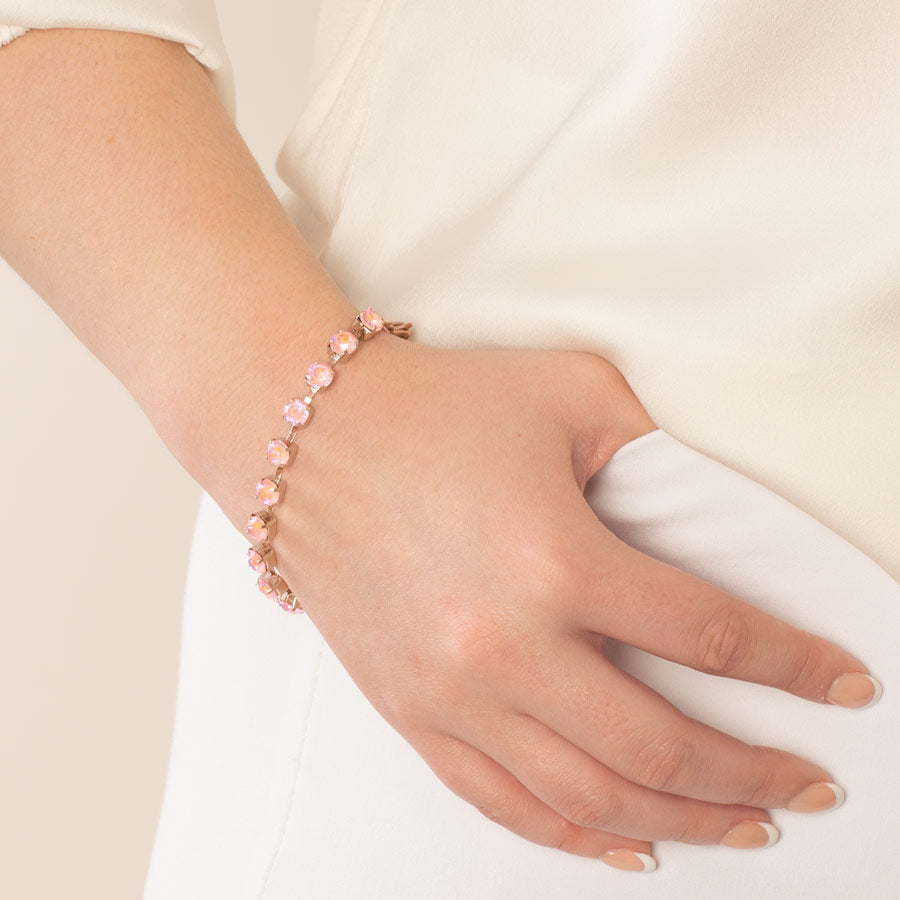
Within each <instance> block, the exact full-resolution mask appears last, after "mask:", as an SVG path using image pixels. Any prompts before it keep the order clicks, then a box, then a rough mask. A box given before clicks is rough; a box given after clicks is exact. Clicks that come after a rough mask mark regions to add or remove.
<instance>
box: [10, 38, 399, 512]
mask: <svg viewBox="0 0 900 900" xmlns="http://www.w3.org/2000/svg"><path fill="white" fill-rule="evenodd" d="M0 122H2V139H0V255H2V256H3V257H4V258H5V259H6V260H7V261H8V262H9V263H10V265H11V266H12V267H13V268H14V269H15V270H16V271H18V272H19V274H20V275H21V276H22V277H23V278H24V279H25V280H26V281H27V282H28V283H29V284H30V285H31V286H32V287H33V288H34V289H35V290H36V291H37V292H38V293H39V294H40V296H41V297H42V298H43V299H44V300H45V301H46V302H47V303H48V304H49V305H50V306H51V307H52V308H53V309H54V310H55V311H56V312H57V313H58V315H59V316H60V317H61V318H62V319H63V320H64V321H65V322H66V324H67V325H68V326H69V327H70V328H71V329H72V331H73V332H74V333H75V334H76V335H77V336H78V337H79V339H80V340H81V341H82V342H83V343H84V344H85V345H86V346H87V347H88V348H89V349H90V350H91V351H92V352H93V353H94V354H95V355H96V356H97V357H98V358H99V359H100V360H101V361H102V362H103V363H104V364H105V365H106V366H107V367H108V368H109V369H110V370H111V371H112V372H113V374H114V375H115V376H116V377H117V378H118V379H119V380H120V381H121V382H122V383H123V384H124V385H125V387H126V388H127V389H128V390H129V391H130V392H131V394H132V395H133V396H134V398H135V399H136V400H137V402H138V403H139V405H140V406H141V408H142V409H143V410H144V412H145V413H146V414H147V416H148V418H149V419H150V421H151V422H152V424H153V425H154V427H155V428H156V430H157V432H158V433H159V434H160V436H161V437H162V439H163V440H164V441H165V443H166V444H167V446H168V447H169V449H170V450H171V451H172V452H173V453H174V455H175V456H176V458H178V460H179V461H180V462H181V464H182V465H183V466H184V467H185V468H186V469H187V470H188V471H189V472H190V473H191V474H192V475H193V476H194V477H195V478H196V479H197V480H198V481H199V482H200V484H201V485H203V486H204V487H205V488H206V489H207V490H209V491H210V492H211V493H213V495H214V496H215V497H216V499H217V500H218V501H219V503H220V504H221V505H222V506H223V509H225V511H226V513H228V514H229V516H230V517H231V518H232V521H234V522H235V524H237V523H238V521H239V519H240V518H241V516H243V514H244V513H245V512H249V509H250V506H251V505H252V504H253V499H252V486H253V480H254V479H255V478H256V477H257V476H258V475H261V474H263V473H264V472H265V471H266V469H267V464H266V463H265V460H264V457H263V451H264V446H265V440H267V439H268V438H270V437H274V436H276V433H277V431H276V432H275V433H270V432H272V431H273V429H276V428H277V426H278V424H279V419H278V410H279V408H280V404H281V402H283V400H284V399H286V398H287V397H289V396H292V395H293V394H295V393H296V392H297V391H298V390H300V389H301V388H302V374H303V371H304V370H305V366H306V364H308V362H310V361H312V359H315V358H322V357H323V354H324V352H325V347H326V344H327V339H328V337H329V336H330V335H331V334H332V333H333V332H334V331H335V330H336V329H337V327H338V326H341V325H345V324H349V322H350V321H351V320H352V318H353V316H354V315H355V314H356V310H357V307H356V306H354V305H353V304H351V303H350V301H349V300H348V299H347V298H346V297H345V296H344V295H343V294H342V293H341V291H340V290H339V289H338V287H337V286H336V285H335V283H334V282H333V281H332V280H331V278H330V277H329V276H328V273H327V272H326V271H325V270H324V268H323V267H322V266H321V264H320V263H319V262H318V260H317V258H316V257H315V255H314V254H313V252H312V251H311V250H310V248H309V246H308V245H307V244H306V242H305V241H304V240H303V238H302V237H301V235H300V234H299V233H298V231H297V230H296V228H295V227H294V225H293V223H292V222H291V221H290V219H289V218H288V216H287V215H286V213H285V212H284V210H283V209H282V207H281V205H280V203H279V201H278V199H277V197H276V196H275V195H274V193H273V192H272V190H271V188H270V186H269V184H268V182H267V181H266V179H265V177H264V176H263V174H262V172H261V171H260V169H259V167H258V166H257V164H256V162H255V160H254V159H253V157H252V155H251V154H250V152H249V150H248V149H247V147H246V145H245V144H244V141H243V140H242V138H241V136H240V134H239V132H238V131H237V129H236V127H235V126H234V124H233V122H232V120H231V119H230V117H229V116H228V113H227V112H226V110H225V109H224V107H223V106H222V104H221V102H220V101H219V99H218V96H217V94H216V92H215V90H214V88H213V86H212V83H211V81H210V79H209V77H208V75H207V74H206V72H205V71H204V70H203V68H202V66H201V65H200V63H198V62H197V61H196V60H195V59H194V58H193V57H192V56H191V55H190V54H189V53H188V52H187V50H186V49H185V48H184V46H183V45H182V44H179V43H175V42H171V41H166V40H162V39H160V38H156V37H152V36H149V35H143V34H135V33H131V32H119V31H109V30H95V29H71V28H57V29H47V30H32V31H30V32H28V33H27V34H25V35H23V36H22V37H20V38H17V39H16V40H15V41H14V42H13V43H12V44H10V45H9V46H7V47H4V48H3V50H2V51H0ZM364 305H365V304H364ZM382 343H391V344H396V343H405V342H399V341H398V340H397V339H396V338H394V339H391V340H388V339H387V338H379V339H378V340H376V341H373V342H372V344H373V346H374V347H375V349H374V352H373V351H372V349H370V348H369V347H366V349H365V350H364V351H363V352H362V353H360V354H359V357H360V358H359V359H354V361H353V363H352V365H353V367H354V369H356V368H357V367H358V368H359V369H360V370H361V369H363V368H365V367H366V366H372V365H377V362H376V361H375V358H376V357H381V356H382V355H383V354H384V353H390V352H391V351H390V350H385V348H384V347H381V348H380V349H378V345H379V344H382ZM355 374H356V375H357V376H358V378H357V379H356V380H357V381H361V380H362V379H365V378H366V377H367V376H371V375H372V374H373V373H372V372H371V371H370V372H368V373H367V372H363V371H358V372H356V373H355ZM371 387H372V385H371V384H369V385H368V388H369V389H371ZM353 390H354V387H353V385H349V386H342V387H341V389H340V391H335V392H334V393H335V394H336V396H333V397H331V396H330V397H329V398H328V405H329V406H334V407H335V408H338V407H340V406H341V405H342V404H348V403H350V402H351V398H350V393H351V392H352V391H353ZM358 390H360V391H362V390H363V387H362V386H361V385H358ZM341 393H342V394H343V396H340V394H341ZM323 408H325V404H323ZM281 424H284V423H281ZM319 430H320V429H316V431H317V432H318V431H319ZM326 431H327V429H321V432H322V434H321V437H319V438H318V441H319V446H320V449H322V450H324V448H325V445H324V444H323V443H322V442H323V441H326V440H327V438H326V434H325V432H326ZM311 436H313V437H315V435H313V434H312V432H311ZM313 449H315V448H313Z"/></svg>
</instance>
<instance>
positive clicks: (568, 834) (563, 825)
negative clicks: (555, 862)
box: [545, 819, 584, 855]
mask: <svg viewBox="0 0 900 900" xmlns="http://www.w3.org/2000/svg"><path fill="white" fill-rule="evenodd" d="M545 843H546V845H547V846H548V847H553V848H554V849H556V850H562V851H563V852H564V853H576V854H578V855H582V853H583V852H584V851H583V847H584V831H583V830H582V829H581V826H579V825H575V824H574V823H572V822H569V821H567V820H565V819H562V820H560V822H559V824H558V825H557V826H556V830H555V831H554V832H553V833H552V834H551V835H550V836H548V839H547V840H546V842H545Z"/></svg>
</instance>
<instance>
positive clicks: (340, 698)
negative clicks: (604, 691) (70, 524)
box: [0, 0, 900, 900]
mask: <svg viewBox="0 0 900 900" xmlns="http://www.w3.org/2000/svg"><path fill="white" fill-rule="evenodd" d="M285 2H288V0H285ZM0 20H2V21H7V22H17V23H21V25H22V27H26V26H32V27H51V26H54V25H66V24H81V25H90V26H92V27H109V28H126V29H130V30H135V31H141V32H145V33H150V34H157V35H159V36H162V37H169V38H172V39H179V40H183V41H184V42H185V44H186V46H188V48H189V49H191V48H192V47H193V48H194V50H192V52H194V53H195V55H196V56H197V58H198V59H199V60H200V61H201V62H203V63H204V64H205V65H207V67H208V68H210V71H211V73H212V75H213V77H214V83H216V85H217V87H218V89H219V91H220V94H221V96H222V97H223V100H224V101H225V102H226V105H229V104H231V103H232V100H233V91H232V87H233V85H232V84H231V81H230V72H231V70H230V64H229V62H228V58H227V55H226V53H225V49H224V48H223V47H222V44H221V36H220V34H219V30H218V24H217V21H216V18H215V11H214V7H213V2H212V0H127V2H115V3H114V2H112V0H43V2H41V0H0ZM898 26H900V5H898V4H896V3H895V2H891V0H880V2H879V0H873V2H870V3H865V4H854V3H849V2H846V0H795V2H792V3H790V4H784V3H781V2H778V0H736V2H731V3H719V2H716V0H613V2H609V3H596V2H595V0H561V2H557V3H545V2H538V0H496V2H493V3H484V2H483V0H456V2H453V3H443V2H428V0H417V2H409V0H323V2H322V3H321V11H320V17H319V25H318V29H317V35H316V46H315V56H314V60H313V68H312V74H311V78H310V81H309V83H308V84H304V85H297V95H298V98H302V101H303V106H302V113H301V115H300V116H299V118H298V120H297V121H296V122H295V123H294V125H293V128H291V129H289V131H288V134H287V137H286V140H285V143H284V146H283V148H282V150H281V152H280V154H279V156H278V161H277V162H278V172H279V174H280V175H281V177H282V178H283V179H284V181H285V183H286V184H287V185H288V187H289V191H288V192H286V194H285V195H284V197H283V200H284V203H285V205H286V207H287V209H288V211H289V212H290V214H291V216H292V217H293V219H294V221H295V222H296V223H297V225H298V227H299V228H300V229H301V231H302V232H303V234H304V235H305V236H306V238H307V239H308V240H309V242H310V243H311V244H312V245H313V247H314V248H315V249H316V251H317V252H318V253H319V254H320V258H321V260H322V262H323V263H324V264H325V265H326V267H327V268H328V269H329V271H330V272H331V274H332V275H333V276H334V277H335V279H336V280H337V282H338V283H339V284H340V285H341V287H342V288H343V290H344V291H345V293H346V294H347V295H348V296H349V297H350V298H351V299H352V300H354V302H356V303H357V304H358V305H359V306H360V307H362V306H366V305H370V304H371V305H373V306H375V307H376V308H377V309H379V310H380V311H382V312H383V313H384V314H385V315H387V316H388V317H389V318H392V319H402V320H408V321H411V322H413V323H414V326H415V327H414V339H417V340H419V341H421V342H423V343H428V344H433V345H443V346H492V345H496V346H522V347H525V346H545V347H568V348H572V349H580V350H590V351H593V352H596V353H599V354H601V355H604V356H606V357H608V358H609V359H611V360H612V361H613V362H614V363H615V364H616V365H617V366H618V367H619V368H620V369H621V370H622V371H623V373H624V374H625V376H626V377H627V379H628V380H629V382H630V383H631V385H632V386H633V387H634V389H635V391H636V393H637V395H638V396H639V397H640V398H641V400H642V401H643V402H644V404H645V406H646V407H647V408H648V410H649V412H650V414H651V415H652V416H653V418H654V419H655V421H656V422H657V423H658V424H659V425H660V426H661V429H664V431H660V432H658V433H655V434H654V436H647V437H646V438H643V439H641V440H640V441H639V442H636V443H635V444H633V445H630V446H629V447H627V448H623V451H620V454H617V459H616V460H615V461H614V464H611V466H610V467H609V468H608V469H607V470H606V472H605V473H604V474H603V476H602V478H598V479H597V483H596V484H595V485H594V486H593V487H594V493H593V494H592V495H591V502H592V504H596V506H595V508H596V509H597V511H598V514H600V515H602V516H605V517H610V519H611V521H615V522H616V523H618V525H617V527H621V528H622V530H623V534H624V535H626V538H627V539H628V540H629V541H632V542H634V543H636V544H637V545H638V546H640V547H641V548H642V549H646V550H647V551H648V552H652V553H654V554H655V555H662V556H665V557H670V558H671V559H673V560H675V561H676V563H677V564H678V565H682V566H683V567H684V568H688V569H690V570H692V571H696V572H697V573H698V574H701V575H702V576H703V577H708V578H709V579H710V580H714V581H715V582H716V583H717V584H720V585H722V586H723V587H725V588H726V589H729V590H732V591H733V592H735V593H738V594H740V595H741V596H744V597H746V598H748V599H751V600H753V601H754V602H757V603H759V604H761V605H764V606H765V607H766V608H775V609H777V611H778V614H779V615H781V616H782V617H783V618H786V619H788V620H789V621H792V622H795V623H805V627H809V628H810V629H811V630H814V631H817V632H819V633H822V634H825V635H826V636H829V637H832V638H834V639H837V640H840V641H841V642H842V643H844V644H845V645H846V646H848V648H850V649H851V650H852V651H853V652H855V653H857V654H858V655H859V656H860V657H861V658H862V659H863V660H864V661H865V662H866V663H867V664H868V665H869V666H870V667H871V668H872V671H873V672H874V673H875V674H876V675H877V676H878V677H880V678H882V680H883V681H884V682H885V696H884V698H883V699H882V701H881V703H880V704H879V705H878V706H876V707H874V708H873V709H871V710H865V711H863V712H859V713H853V712H849V711H843V710H838V709H833V708H825V707H817V706H815V705H813V704H809V703H805V702H803V701H800V700H797V699H796V698H792V697H788V696H781V695H779V694H778V692H776V691H772V690H770V689H763V688H759V687H757V686H753V685H746V684H743V683H738V682H729V681H727V680H725V679H711V678H705V677H699V676H698V675H697V674H696V673H692V672H690V671H686V670H682V669H679V668H678V667H673V666H671V665H669V664H666V663H664V662H663V661H660V660H653V659H644V658H643V657H642V656H641V655H639V654H629V653H628V652H627V651H626V652H625V653H624V654H623V664H625V665H627V666H629V667H632V669H631V670H632V671H634V672H635V673H638V674H640V676H641V677H646V679H647V680H648V681H650V682H651V683H653V684H660V685H662V686H661V687H660V690H662V691H663V693H665V694H666V695H667V696H669V697H670V698H671V699H673V700H674V701H675V702H677V703H679V704H680V705H682V706H683V707H684V708H686V709H687V710H688V711H695V712H692V714H696V715H698V716H699V717H700V718H703V719H704V720H705V721H709V722H712V723H713V724H716V725H718V726H719V727H722V728H725V729H726V730H729V731H731V732H733V733H736V734H739V735H740V736H743V737H745V738H746V739H748V740H752V741H754V742H762V743H765V742H769V743H772V744H775V745H777V746H782V747H786V748H788V749H793V750H795V751H797V752H801V753H805V754H808V755H809V756H811V757H812V758H813V759H815V760H817V761H820V762H821V763H822V764H824V765H826V766H827V767H829V768H831V769H832V770H833V772H834V774H835V777H836V778H837V779H838V781H840V782H841V783H842V784H843V785H844V786H845V787H846V789H847V791H848V800H847V803H846V805H845V807H844V808H843V809H841V810H840V811H837V812H834V813H830V814H827V815H825V816H821V817H798V816H790V815H787V814H783V813H782V814H776V815H775V816H774V818H775V819H776V821H777V822H778V823H779V824H784V826H785V836H784V837H783V838H782V841H781V843H780V844H779V845H776V846H775V847H773V848H769V849H767V850H765V851H762V852H761V853H759V854H754V853H744V854H741V853H739V852H737V851H728V850H723V849H722V848H715V847H713V848H697V847H686V846H679V845H674V844H672V845H669V844H665V845H662V846H660V847H659V848H658V853H659V856H660V859H661V862H662V865H661V867H660V870H659V871H658V872H656V873H654V874H652V875H648V876H633V875H630V874H627V873H621V874H620V873H615V872H610V871H609V870H607V869H606V867H604V866H602V864H599V863H596V862H591V861H586V860H579V859H575V858H572V857H567V856H564V855H561V854H554V853H553V852H552V851H544V850H543V849H541V848H536V847H533V846H532V845H529V844H527V843H526V842H524V841H521V840H520V839H518V838H516V837H515V836H513V835H510V834H508V833H506V832H504V831H503V830H502V829H500V828H499V827H497V826H494V825H492V823H489V822H487V821H481V819H480V816H478V814H477V813H475V812H474V811H473V810H471V809H469V808H468V807H467V806H466V805H465V804H463V803H462V801H458V800H456V798H454V797H453V796H452V795H450V794H449V793H448V792H447V791H446V789H444V788H443V786H442V785H440V784H439V783H437V782H436V779H434V778H433V776H431V775H430V774H429V772H428V771H427V770H426V769H425V768H424V764H423V763H421V762H420V761H419V760H418V757H416V756H415V754H414V753H413V752H412V751H411V750H409V748H407V747H406V745H405V744H404V743H403V742H402V741H401V740H399V738H397V737H396V736H395V735H393V733H392V732H390V731H389V730H386V729H385V727H384V726H383V724H382V723H381V720H380V718H379V717H378V716H377V715H376V714H375V713H374V712H373V711H372V710H371V709H369V708H368V707H367V706H366V704H365V703H363V702H362V701H361V700H360V697H359V695H358V693H357V692H356V690H355V687H354V686H353V685H352V683H351V682H349V681H348V679H347V678H346V676H345V675H343V673H342V671H341V669H340V667H339V665H338V664H337V663H336V661H335V660H334V658H333V657H332V656H331V655H330V653H329V651H328V650H327V649H325V648H322V646H321V642H320V640H319V638H318V636H317V635H316V633H315V630H314V628H313V627H312V624H311V623H310V622H308V621H300V622H296V621H292V620H291V621H285V616H284V614H282V613H281V612H280V611H279V610H277V609H274V607H273V608H272V609H268V608H264V607H265V606H267V605H266V604H263V606H260V600H259V598H258V595H257V594H256V592H255V588H254V587H253V585H252V576H251V575H250V574H249V573H248V572H247V571H246V566H244V565H243V563H242V560H241V557H242V551H243V549H244V546H245V545H246V542H245V540H244V538H243V537H242V536H241V535H238V534H237V533H236V532H234V530H233V529H230V526H229V525H228V524H227V522H226V521H225V520H224V518H223V517H222V516H221V514H220V513H219V512H218V511H217V509H216V508H215V506H214V504H213V503H212V501H211V500H210V499H209V498H204V503H203V505H202V507H201V511H200V517H199V519H198V530H197V533H196V539H195V545H194V549H193V551H192V568H191V573H192V574H191V581H190V585H189V588H188V594H187V601H186V611H185V617H186V618H185V632H184V643H183V655H182V674H181V686H180V691H179V699H178V722H177V726H176V738H175V743H174V746H173V754H172V760H171V770H170V779H169V784H168V788H167V794H166V804H165V808H164V811H163V816H162V819H161V822H160V832H159V835H158V840H157V845H156V850H155V855H154V866H153V869H152V871H151V876H150V879H149V881H148V900H159V898H162V897H165V898H167V900H170V898H178V897H185V898H187V897H190V898H203V897H216V898H223V900H229V898H231V897H234V898H242V900H243V898H247V897H261V898H263V897H264V898H266V900H282V898H284V900H286V898H294V897H297V898H299V897H303V898H311V900H325V898H328V900H330V898H339V900H347V898H354V897H360V898H362V897H366V898H381V897H384V898H392V900H393V898H403V897H417V898H418V897H428V898H442V897H460V896H464V897H468V898H475V900H482V898H483V900H494V898H505V897H517V898H526V900H530V898H534V900H537V898H546V897H570V896H572V897H574V896H581V895H593V893H595V892H596V893H600V894H603V893H604V892H606V894H607V896H609V895H616V894H615V893H614V892H617V891H622V892H624V891H625V890H626V888H625V887H619V885H625V884H626V883H627V891H628V896H629V897H632V896H633V897H640V896H642V893H641V892H642V891H643V892H645V893H647V894H648V895H649V894H650V893H651V892H652V893H653V895H654V896H665V897H667V898H678V897H688V896H694V897H696V896H706V897H718V896H720V895H721V893H722V891H723V890H727V891H728V893H729V895H731V896H734V897H743V896H746V897H749V896H750V895H751V891H752V893H753V896H754V897H756V896H758V895H759V894H760V893H765V892H766V891H767V890H768V892H770V893H773V894H774V895H776V896H810V897H817V898H835V900H837V898H844V897H847V896H864V897H866V898H882V897H883V898H887V897H889V896H893V895H894V894H895V890H894V887H893V882H894V880H895V879H896V876H897V874H898V873H897V871H896V866H897V862H896V858H895V856H893V855H891V854H890V852H889V850H888V849H887V848H888V847H889V840H890V834H889V830H888V829H887V826H886V825H885V823H888V822H890V821H892V819H893V816H892V812H893V810H894V809H895V808H897V806H898V804H900V787H898V784H897V781H896V775H895V768H894V766H893V763H892V760H891V758H889V756H888V754H889V753H890V750H891V748H892V747H893V746H894V745H896V743H897V740H898V738H900V733H898V724H897V722H898V719H897V712H896V709H895V707H894V705H893V704H894V701H893V699H892V698H893V693H892V684H893V683H896V678H895V677H892V676H896V674H897V673H896V665H897V663H896V654H892V652H891V649H892V645H893V644H895V643H896V638H897V635H898V628H897V625H898V622H897V610H898V607H897V601H898V596H897V585H896V582H895V581H893V580H891V578H889V577H888V576H892V578H893V579H897V578H900V541H898V538H897V535H898V533H900V512H898V510H900V502H898V501H900V466H898V465H897V463H896V461H897V460H898V459H900V419H898V415H897V411H898V395H900V291H898V261H900V164H898V163H900V161H898V158H897V157H898V151H897V148H898V147H900V116H898V115H897V109H898V100H900V95H898V80H897V78H896V40H897V34H898ZM273 27H277V22H273ZM260 52H265V48H261V49H260ZM229 108H230V109H231V110H232V111H233V105H230V106H229ZM287 124H288V123H286V125H287ZM286 130H287V129H286ZM547 389H548V390H551V391H552V390H553V386H552V385H548V386H547ZM713 460H715V461H717V462H713ZM721 464H724V465H725V466H728V467H730V468H729V469H726V470H723V469H722V468H721V467H720V466H721ZM738 473H740V474H738ZM601 484H602V486H603V490H602V491H601V490H600V485H601ZM763 485H765V488H763V487H762V486H763ZM766 489H771V490H772V491H775V492H777V495H778V496H775V495H773V494H771V493H769V492H768V491H767V490H766ZM800 510H803V512H800ZM248 512H249V509H248ZM809 516H812V517H814V519H812V518H809ZM816 520H817V521H816ZM229 529H230V530H229ZM839 536H840V537H839ZM854 547H855V548H858V549H854ZM876 564H877V565H876ZM878 566H881V568H878ZM885 573H887V574H885ZM889 648H890V649H889ZM660 679H662V680H661V681H660ZM301 760H302V764H300V765H299V768H298V761H301ZM298 773H299V774H298ZM295 776H297V777H296V778H295ZM847 859H852V860H853V861H854V862H853V865H852V866H851V865H849V864H848V862H847ZM266 873H268V874H266ZM622 878H624V879H626V880H627V881H622V880H621V879H622ZM851 879H853V881H852V883H851ZM638 881H640V884H638V883H637V882H638ZM663 882H665V884H663Z"/></svg>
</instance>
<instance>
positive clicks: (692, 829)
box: [669, 812, 719, 844]
mask: <svg viewBox="0 0 900 900" xmlns="http://www.w3.org/2000/svg"><path fill="white" fill-rule="evenodd" d="M709 819H710V816H709V815H708V814H707V815H702V814H699V813H690V812H687V813H682V814H681V815H680V816H679V818H678V821H677V822H676V823H673V826H672V834H671V835H670V836H669V840H673V841H680V842H681V843H682V844H707V843H710V842H715V843H718V840H719V838H718V836H715V837H713V835H712V834H711V833H710V832H711V830H712V829H711V827H710V824H711V823H710V821H709Z"/></svg>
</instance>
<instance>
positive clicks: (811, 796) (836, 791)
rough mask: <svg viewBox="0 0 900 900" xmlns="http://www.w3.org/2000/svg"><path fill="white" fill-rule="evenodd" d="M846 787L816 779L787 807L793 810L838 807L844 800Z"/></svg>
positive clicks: (807, 810) (821, 810) (818, 810)
mask: <svg viewBox="0 0 900 900" xmlns="http://www.w3.org/2000/svg"><path fill="white" fill-rule="evenodd" d="M844 797H845V794H844V789H843V788H842V787H841V786H840V785H839V784H834V783H833V782H831V781H814V782H813V783H812V784H808V785H807V786H806V787H805V788H803V790H802V791H800V793H799V794H797V796H796V797H792V798H791V799H790V800H789V801H788V803H787V806H785V809H789V810H790V811H791V812H825V810H827V809H837V808H838V807H839V806H840V805H841V804H842V803H843V802H844Z"/></svg>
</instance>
